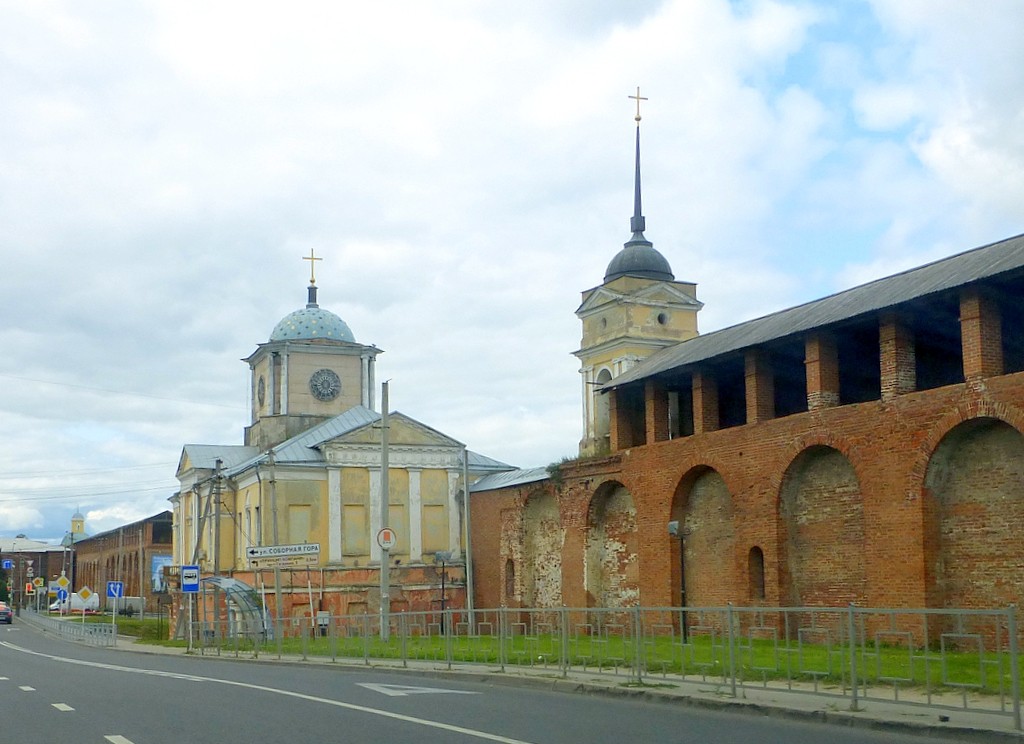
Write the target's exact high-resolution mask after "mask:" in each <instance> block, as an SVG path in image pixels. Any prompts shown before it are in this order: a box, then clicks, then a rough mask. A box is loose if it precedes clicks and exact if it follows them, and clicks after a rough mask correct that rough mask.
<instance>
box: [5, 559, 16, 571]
mask: <svg viewBox="0 0 1024 744" xmlns="http://www.w3.org/2000/svg"><path fill="white" fill-rule="evenodd" d="M12 568H14V561H12V560H11V559H10V558H4V571H10V570H11V569H12Z"/></svg>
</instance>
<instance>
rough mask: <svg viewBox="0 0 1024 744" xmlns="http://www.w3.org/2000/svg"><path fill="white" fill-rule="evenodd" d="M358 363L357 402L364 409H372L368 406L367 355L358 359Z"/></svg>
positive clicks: (368, 362) (368, 361)
mask: <svg viewBox="0 0 1024 744" xmlns="http://www.w3.org/2000/svg"><path fill="white" fill-rule="evenodd" d="M359 361H360V362H361V363H362V366H361V368H360V380H359V401H360V403H362V405H363V406H365V407H366V408H372V406H371V405H370V357H369V355H367V354H363V355H362V356H360V357H359Z"/></svg>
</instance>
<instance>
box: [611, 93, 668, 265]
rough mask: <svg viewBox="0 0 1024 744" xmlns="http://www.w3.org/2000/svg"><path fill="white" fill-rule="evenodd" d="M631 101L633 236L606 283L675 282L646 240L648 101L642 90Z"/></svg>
mask: <svg viewBox="0 0 1024 744" xmlns="http://www.w3.org/2000/svg"><path fill="white" fill-rule="evenodd" d="M628 98H632V99H633V100H635V101H636V116H634V117H633V118H634V119H635V120H636V178H635V180H634V182H633V216H632V217H631V218H630V220H629V228H630V230H631V231H632V232H633V236H632V237H631V238H630V239H629V240H627V241H626V243H625V244H624V245H623V247H622V250H621V251H619V252H618V253H617V254H615V258H613V259H612V260H611V263H609V264H608V269H607V270H606V271H605V273H604V281H605V283H608V282H611V281H614V280H616V279H618V278H620V277H623V276H632V277H638V278H642V279H655V280H657V281H668V282H673V281H675V276H673V274H672V268H671V267H670V266H669V265H668V261H666V260H665V257H664V256H662V255H661V254H660V253H658V251H656V250H655V249H654V244H653V243H651V241H649V240H648V239H647V238H645V237H644V229H645V228H646V224H645V220H644V215H643V210H642V208H641V204H640V101H646V100H647V99H646V98H645V97H644V96H642V95H640V88H639V87H637V89H636V95H635V96H628Z"/></svg>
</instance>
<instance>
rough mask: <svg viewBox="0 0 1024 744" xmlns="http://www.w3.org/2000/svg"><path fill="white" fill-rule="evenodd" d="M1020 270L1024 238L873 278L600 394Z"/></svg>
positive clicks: (680, 347)
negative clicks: (673, 370) (881, 277)
mask: <svg viewBox="0 0 1024 744" xmlns="http://www.w3.org/2000/svg"><path fill="white" fill-rule="evenodd" d="M1022 268H1024V235H1018V236H1016V237H1013V238H1007V239H1006V240H1001V241H999V242H997V243H990V244H989V245H984V246H981V247H979V248H974V249H972V250H969V251H965V252H964V253H959V254H957V255H955V256H951V257H949V258H944V259H941V260H939V261H934V262H932V263H929V264H925V265H924V266H919V267H917V268H914V269H909V270H907V271H904V272H901V273H899V274H894V275H892V276H888V277H885V278H883V279H877V280H875V281H873V282H868V283H867V284H862V285H860V286H857V287H853V288H852V289H847V290H845V291H843V292H838V293H836V294H833V295H829V296H828V297H824V298H822V299H820V300H815V301H813V302H808V303H805V304H803V305H797V306H796V307H791V308H788V309H786V310H781V311H779V312H776V313H772V314H771V315H766V316H764V317H761V318H757V319H756V320H749V321H746V322H745V323H740V324H738V325H734V326H730V327H729V328H723V329H722V330H719V331H714V332H712V333H706V334H703V335H701V336H696V337H695V338H692V339H689V340H687V341H682V342H680V343H678V344H676V345H675V346H669V347H667V348H665V349H662V350H660V351H657V352H655V353H654V354H651V356H649V357H647V358H646V359H645V360H643V361H642V362H640V363H639V364H637V366H635V367H633V368H632V369H631V370H629V371H627V372H625V373H623V374H621V375H619V376H618V377H616V378H614V379H613V380H611V381H609V382H608V383H607V384H606V385H604V386H602V387H603V389H612V388H617V387H619V386H621V385H625V384H627V383H631V382H636V381H638V380H643V379H645V378H648V377H653V376H654V375H657V374H659V373H662V372H667V371H668V370H672V369H678V368H682V367H687V366H689V365H696V364H698V363H700V362H703V361H707V360H709V359H712V358H714V357H718V356H722V355H723V354H727V353H730V352H736V351H740V350H742V349H746V348H750V347H752V346H757V345H759V344H764V343H767V342H769V341H774V340H776V339H781V338H784V337H786V336H794V335H796V334H799V333H805V332H807V331H809V330H812V329H814V328H821V327H824V326H828V325H832V324H835V323H838V322H840V321H843V320H848V319H851V318H855V317H857V316H859V315H866V314H868V313H871V312H878V311H879V310H885V309H887V308H892V307H894V306H896V305H899V304H901V303H904V302H909V301H911V300H915V299H918V298H921V297H925V296H927V295H933V294H937V293H939V292H943V291H948V290H952V289H957V288H960V287H963V286H966V285H968V284H971V283H973V282H976V281H979V280H982V279H989V278H993V277H996V276H998V275H1000V274H1005V273H1008V272H1011V271H1019V270H1020V269H1022Z"/></svg>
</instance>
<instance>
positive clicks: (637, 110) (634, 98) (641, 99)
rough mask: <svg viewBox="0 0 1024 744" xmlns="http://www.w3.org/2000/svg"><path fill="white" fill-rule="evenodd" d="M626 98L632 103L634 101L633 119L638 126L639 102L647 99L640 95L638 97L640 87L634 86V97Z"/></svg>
mask: <svg viewBox="0 0 1024 744" xmlns="http://www.w3.org/2000/svg"><path fill="white" fill-rule="evenodd" d="M626 98H632V99H633V100H634V101H636V116H634V117H633V118H634V119H635V120H636V122H637V124H639V123H640V101H646V100H647V98H646V97H644V96H642V95H640V86H639V85H638V86H636V95H635V96H626Z"/></svg>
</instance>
